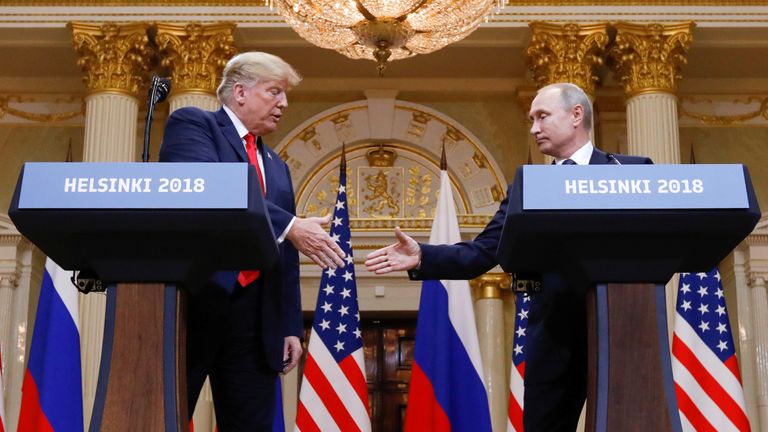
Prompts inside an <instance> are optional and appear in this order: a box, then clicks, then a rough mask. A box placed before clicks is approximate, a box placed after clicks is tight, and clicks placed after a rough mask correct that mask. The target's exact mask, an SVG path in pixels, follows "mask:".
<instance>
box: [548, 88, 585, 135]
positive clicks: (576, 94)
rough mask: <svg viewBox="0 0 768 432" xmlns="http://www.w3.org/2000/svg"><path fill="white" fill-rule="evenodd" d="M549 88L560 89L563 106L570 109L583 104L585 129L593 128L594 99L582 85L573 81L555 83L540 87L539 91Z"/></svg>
mask: <svg viewBox="0 0 768 432" xmlns="http://www.w3.org/2000/svg"><path fill="white" fill-rule="evenodd" d="M549 89H556V90H560V100H561V101H562V102H563V108H565V109H567V110H569V109H571V108H573V107H574V106H576V105H581V106H582V108H584V130H585V131H587V132H589V131H591V130H592V101H590V100H589V96H587V94H586V93H585V92H584V90H582V89H581V87H579V86H577V85H576V84H572V83H555V84H549V85H547V86H544V87H542V88H540V89H539V91H538V93H542V92H544V91H545V90H549Z"/></svg>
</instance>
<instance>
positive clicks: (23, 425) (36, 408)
mask: <svg viewBox="0 0 768 432" xmlns="http://www.w3.org/2000/svg"><path fill="white" fill-rule="evenodd" d="M22 389H23V390H22V392H21V412H20V413H19V426H18V428H17V430H19V431H36V432H49V431H50V432H53V428H52V427H51V423H50V422H49V421H48V418H46V416H45V413H44V412H43V408H42V407H41V406H40V394H39V392H38V390H37V384H35V379H34V378H32V374H30V373H29V370H27V372H26V373H25V374H24V383H23V384H22Z"/></svg>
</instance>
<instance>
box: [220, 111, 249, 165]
mask: <svg viewBox="0 0 768 432" xmlns="http://www.w3.org/2000/svg"><path fill="white" fill-rule="evenodd" d="M215 115H216V121H218V123H219V126H220V127H221V133H223V134H224V136H225V137H227V141H228V142H229V144H230V145H231V146H232V148H233V149H234V150H235V153H237V155H238V156H240V161H241V162H248V155H247V154H246V153H245V146H243V139H242V138H241V137H240V136H239V135H238V133H237V129H235V125H234V124H233V123H232V120H230V119H229V116H228V115H227V113H226V111H224V108H220V109H219V110H218V111H216V112H215Z"/></svg>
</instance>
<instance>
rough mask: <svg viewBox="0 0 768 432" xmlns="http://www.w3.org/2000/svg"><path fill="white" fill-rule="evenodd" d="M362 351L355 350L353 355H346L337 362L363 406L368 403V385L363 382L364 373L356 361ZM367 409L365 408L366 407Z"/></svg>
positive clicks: (361, 354)
mask: <svg viewBox="0 0 768 432" xmlns="http://www.w3.org/2000/svg"><path fill="white" fill-rule="evenodd" d="M362 356H363V352H362V351H361V350H357V351H356V352H355V353H354V355H351V356H348V357H347V358H345V359H344V360H342V361H341V362H340V363H339V368H340V369H341V372H342V373H344V376H345V377H347V381H348V382H349V383H351V384H352V388H351V390H352V392H354V393H355V394H357V397H359V398H360V403H361V404H362V406H363V407H366V406H367V405H368V385H367V384H366V382H365V375H363V371H362V369H361V368H360V363H358V360H359V359H358V357H362ZM366 410H367V408H366Z"/></svg>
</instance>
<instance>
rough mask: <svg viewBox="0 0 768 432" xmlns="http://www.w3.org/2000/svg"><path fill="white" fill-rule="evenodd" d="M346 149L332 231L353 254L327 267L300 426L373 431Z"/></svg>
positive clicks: (298, 419) (302, 395)
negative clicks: (336, 266)
mask: <svg viewBox="0 0 768 432" xmlns="http://www.w3.org/2000/svg"><path fill="white" fill-rule="evenodd" d="M346 178H347V173H346V162H345V161H344V154H343V153H342V163H341V169H340V173H339V189H338V194H337V198H336V206H335V208H334V211H333V221H332V222H331V231H330V235H331V238H333V239H334V240H335V241H336V243H337V244H338V245H339V246H340V247H341V249H342V250H343V251H344V252H345V253H346V254H347V257H346V265H345V266H344V267H343V268H336V269H331V268H328V269H326V270H324V271H323V274H322V277H321V278H320V291H319V292H318V294H317V307H316V308H315V320H314V323H313V324H312V332H311V334H310V337H309V348H308V349H307V360H306V363H305V364H304V376H303V379H302V381H301V391H300V393H299V406H298V410H297V413H296V430H298V431H304V432H307V431H323V432H325V431H345V432H347V431H350V432H352V431H370V430H371V419H370V417H369V415H368V384H367V383H366V381H365V364H364V358H363V338H362V333H361V331H360V312H359V308H358V303H357V284H356V282H355V263H354V258H353V255H352V240H351V235H350V230H349V211H348V209H347V193H346V185H347V179H346Z"/></svg>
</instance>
